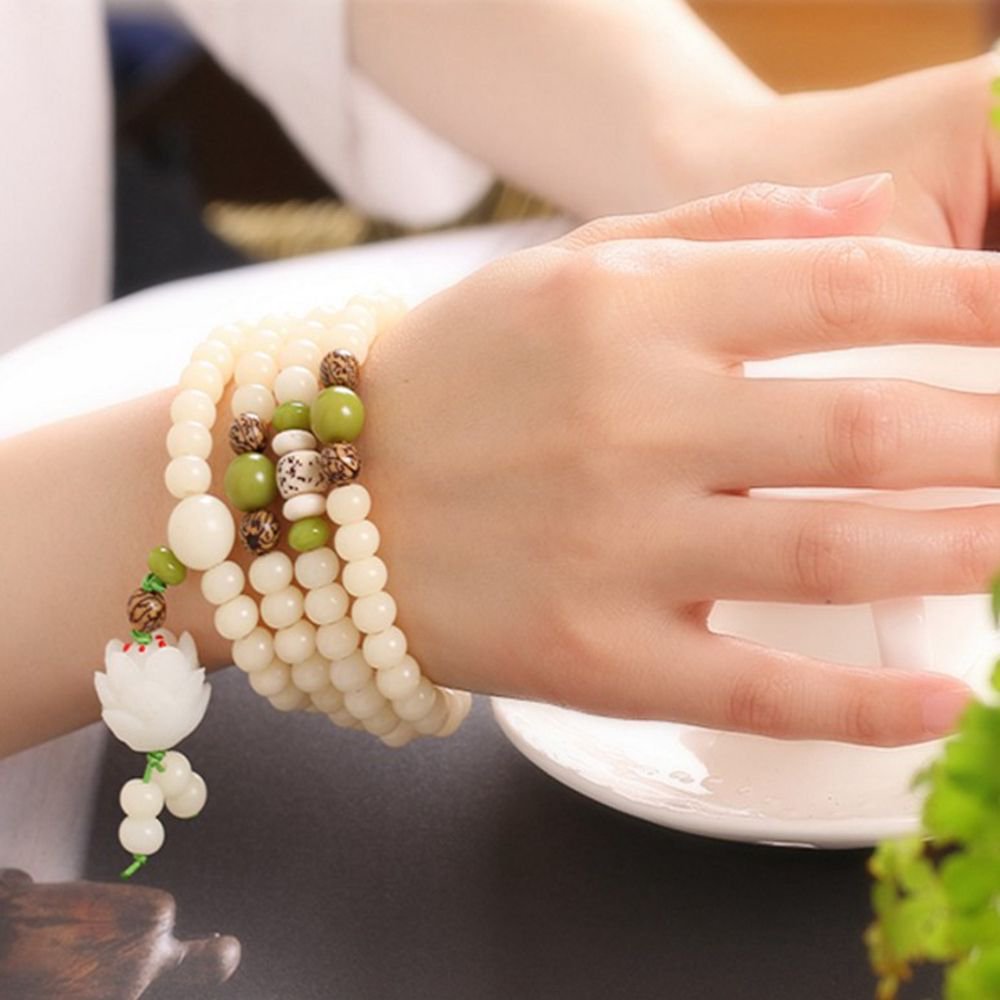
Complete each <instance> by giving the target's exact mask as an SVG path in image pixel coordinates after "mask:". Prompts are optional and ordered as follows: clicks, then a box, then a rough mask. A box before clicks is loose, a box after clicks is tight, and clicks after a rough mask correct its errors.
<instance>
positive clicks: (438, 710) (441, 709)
mask: <svg viewBox="0 0 1000 1000" xmlns="http://www.w3.org/2000/svg"><path fill="white" fill-rule="evenodd" d="M447 721H448V702H447V700H446V699H445V697H444V695H443V694H442V693H441V692H440V691H437V690H435V692H434V704H433V705H432V706H431V710H430V711H429V712H428V713H427V714H426V715H425V716H423V718H420V719H417V721H416V722H414V723H413V728H414V729H415V730H416V731H417V732H418V733H420V735H421V736H434V735H435V734H436V733H437V731H438V730H439V729H440V728H441V727H442V726H443V725H444V724H445V722H447Z"/></svg>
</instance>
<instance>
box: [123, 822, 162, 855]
mask: <svg viewBox="0 0 1000 1000" xmlns="http://www.w3.org/2000/svg"><path fill="white" fill-rule="evenodd" d="M165 837H166V832H165V831H164V829H163V824H162V823H161V822H160V821H159V820H158V819H156V818H155V817H152V816H149V817H146V818H145V819H139V817H138V816H126V817H125V818H124V819H123V820H122V821H121V825H120V826H119V827H118V840H119V842H120V843H121V845H122V847H124V848H125V850H126V851H128V852H129V854H145V855H149V854H155V853H156V852H157V851H158V850H159V849H160V848H161V847H162V846H163V841H164V838H165Z"/></svg>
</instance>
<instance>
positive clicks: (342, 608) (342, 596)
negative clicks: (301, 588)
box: [305, 583, 351, 625]
mask: <svg viewBox="0 0 1000 1000" xmlns="http://www.w3.org/2000/svg"><path fill="white" fill-rule="evenodd" d="M350 603H351V600H350V598H349V597H348V596H347V591H346V590H344V588H343V587H341V585H340V584H339V583H328V584H327V585H326V586H325V587H317V588H316V589H315V590H310V591H309V593H308V594H306V601H305V611H306V616H307V617H308V618H309V620H310V621H313V622H315V623H316V624H317V625H330V624H332V623H333V622H336V621H340V619H341V618H343V617H344V615H346V614H347V609H348V607H349V606H350Z"/></svg>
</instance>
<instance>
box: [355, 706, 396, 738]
mask: <svg viewBox="0 0 1000 1000" xmlns="http://www.w3.org/2000/svg"><path fill="white" fill-rule="evenodd" d="M363 721H364V726H365V730H366V731H367V732H369V733H371V734H372V735H373V736H385V735H386V733H391V732H392V731H393V730H394V729H395V728H396V726H398V725H399V716H398V715H396V713H395V712H394V711H393V710H392V705H390V704H389V703H388V702H384V704H383V705H382V707H381V708H380V709H379V710H378V711H377V712H376V713H375V714H374V715H369V716H368V717H367V718H366V719H364V720H363Z"/></svg>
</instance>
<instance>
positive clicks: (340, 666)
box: [330, 652, 373, 694]
mask: <svg viewBox="0 0 1000 1000" xmlns="http://www.w3.org/2000/svg"><path fill="white" fill-rule="evenodd" d="M372 674H373V671H372V668H371V667H370V666H368V664H367V663H365V658H364V657H363V656H362V655H361V653H360V652H354V653H351V655H350V656H348V657H346V658H345V659H343V660H335V661H334V662H333V663H331V664H330V683H331V684H332V685H333V686H334V687H335V688H336V689H337V690H338V691H342V692H343V693H344V694H347V693H348V692H349V691H358V690H360V689H361V688H363V687H364V686H365V685H366V684H367V683H368V682H369V681H370V680H371V679H372Z"/></svg>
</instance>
